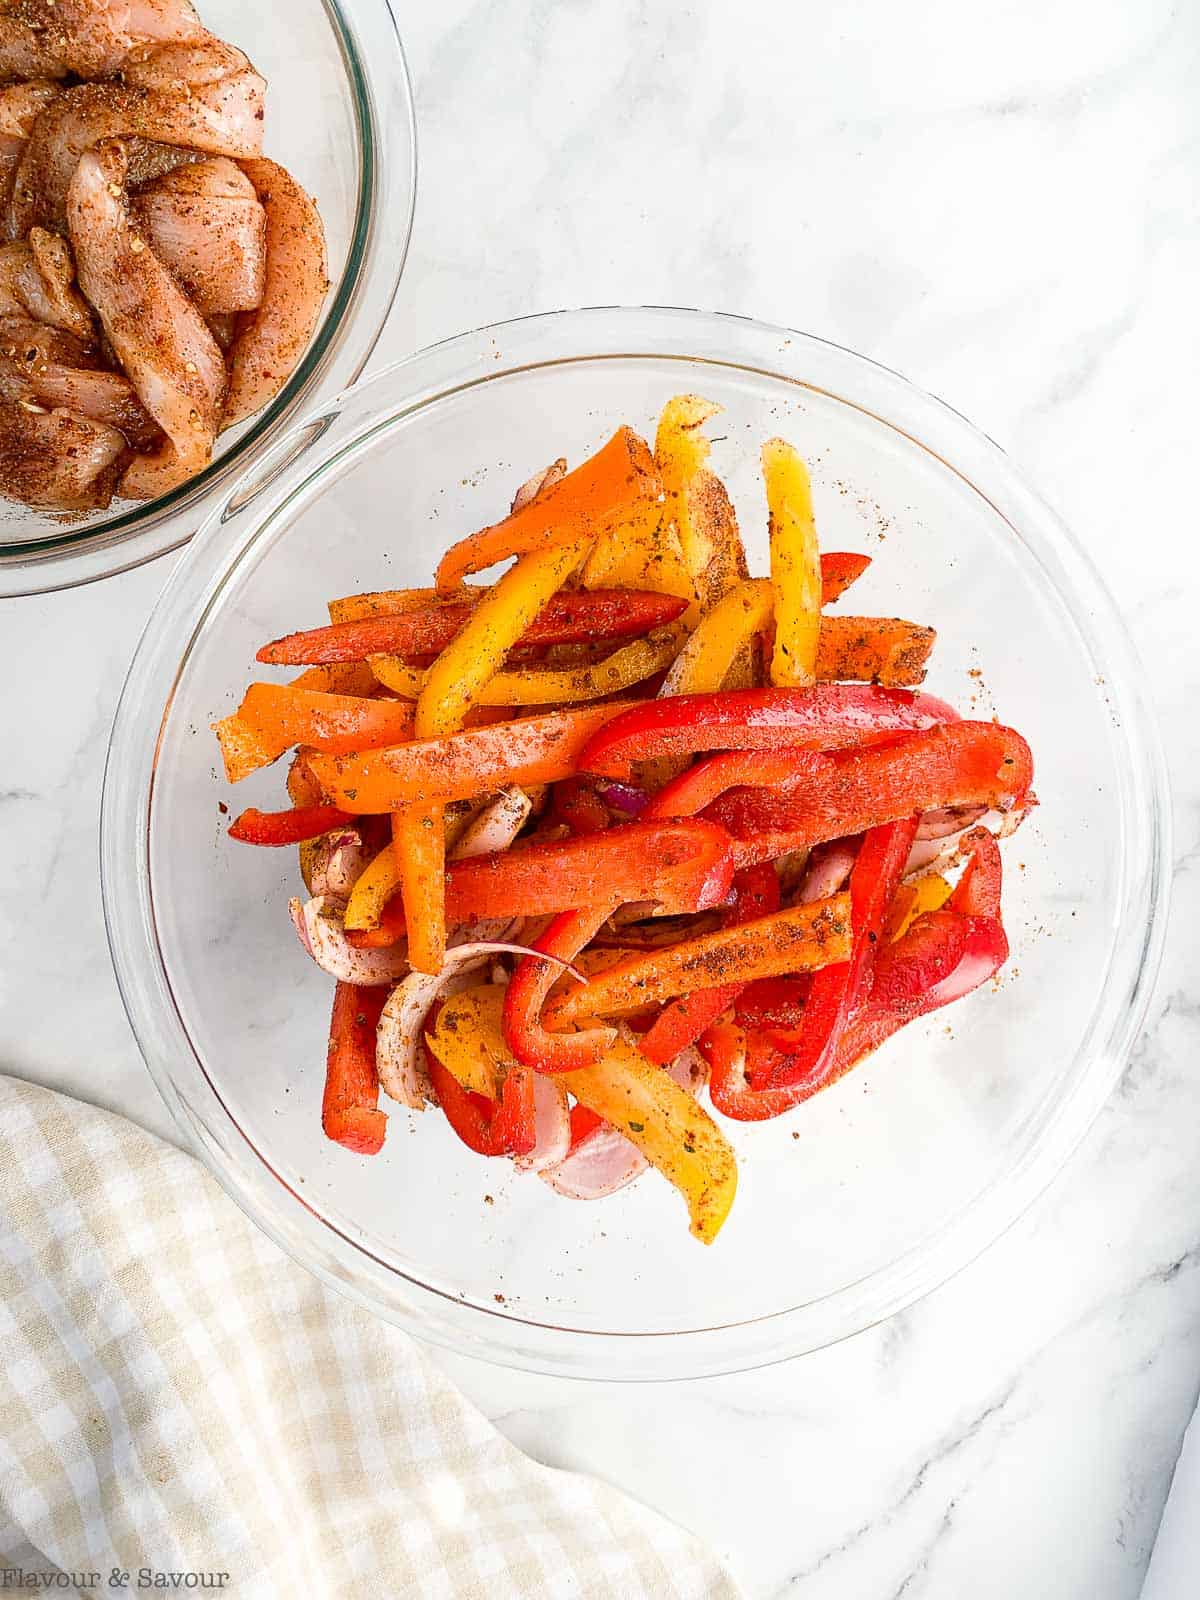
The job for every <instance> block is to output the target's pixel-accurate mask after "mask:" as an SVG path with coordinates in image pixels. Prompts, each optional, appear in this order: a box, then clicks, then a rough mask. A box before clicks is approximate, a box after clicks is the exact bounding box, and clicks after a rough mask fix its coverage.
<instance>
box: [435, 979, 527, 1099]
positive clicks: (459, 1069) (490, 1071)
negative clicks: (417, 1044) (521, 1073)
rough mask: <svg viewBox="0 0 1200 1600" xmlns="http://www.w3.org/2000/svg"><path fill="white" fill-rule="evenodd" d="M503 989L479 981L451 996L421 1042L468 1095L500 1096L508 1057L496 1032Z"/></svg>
mask: <svg viewBox="0 0 1200 1600" xmlns="http://www.w3.org/2000/svg"><path fill="white" fill-rule="evenodd" d="M503 1007H504V990H503V989H501V988H498V987H497V986H496V985H495V984H480V985H478V986H477V987H476V988H474V989H464V990H463V991H462V993H461V994H456V995H452V996H451V997H450V999H448V1000H447V1001H445V1002H444V1004H443V1005H442V1006H441V1008H440V1009H439V1011H438V1013H437V1018H436V1020H435V1021H434V1024H433V1027H432V1028H428V1027H427V1028H426V1030H425V1043H426V1044H427V1045H428V1047H429V1049H430V1050H432V1052H433V1054H434V1055H435V1056H436V1057H437V1058H438V1060H439V1061H440V1062H441V1063H442V1065H443V1066H444V1067H445V1069H446V1071H447V1072H449V1073H450V1074H451V1075H452V1076H453V1077H454V1078H455V1080H456V1081H457V1082H458V1083H459V1084H461V1085H462V1087H463V1088H464V1089H468V1090H470V1092H471V1093H472V1094H482V1095H486V1096H487V1098H488V1099H489V1100H498V1099H499V1098H500V1087H501V1085H502V1084H503V1082H504V1074H505V1072H506V1071H507V1070H508V1065H509V1063H510V1062H511V1060H512V1056H511V1053H510V1052H509V1050H508V1048H507V1046H506V1045H505V1043H504V1039H503V1036H502V1035H501V1032H500V1013H501V1011H502V1010H503Z"/></svg>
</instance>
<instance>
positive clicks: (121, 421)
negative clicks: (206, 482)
mask: <svg viewBox="0 0 1200 1600" xmlns="http://www.w3.org/2000/svg"><path fill="white" fill-rule="evenodd" d="M0 399H4V400H7V401H20V400H32V401H34V402H35V403H36V404H38V405H41V406H45V407H50V408H55V407H61V408H62V409H63V410H64V411H71V412H74V413H75V415H76V416H80V417H89V418H91V420H92V421H93V422H106V423H107V424H108V426H109V427H110V428H120V430H121V432H122V433H123V434H124V435H125V438H126V439H127V440H128V442H129V443H130V444H131V445H133V446H134V447H135V448H138V449H147V448H149V447H150V446H151V445H153V444H157V443H159V442H160V441H161V439H162V432H161V430H160V429H159V427H158V425H157V423H156V422H155V421H154V419H153V417H151V416H150V414H149V412H148V411H147V410H146V408H145V406H143V405H142V402H141V401H140V400H139V399H138V397H137V394H136V393H135V391H134V387H133V385H132V384H131V383H130V381H129V379H128V378H126V377H123V376H122V375H121V373H119V372H107V371H105V370H104V368H102V367H101V366H100V364H99V361H98V360H97V358H96V355H95V353H94V351H93V350H91V349H89V348H88V347H87V346H86V345H84V344H82V343H81V342H80V341H79V340H78V339H76V338H74V337H73V336H72V335H71V334H69V333H63V332H61V331H60V330H59V329H57V328H47V327H43V326H42V325H41V324H40V323H37V322H31V321H30V320H29V319H28V318H27V317H0Z"/></svg>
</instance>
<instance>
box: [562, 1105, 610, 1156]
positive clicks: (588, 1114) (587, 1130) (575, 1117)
mask: <svg viewBox="0 0 1200 1600" xmlns="http://www.w3.org/2000/svg"><path fill="white" fill-rule="evenodd" d="M603 1121H604V1118H603V1117H602V1116H600V1115H599V1114H598V1113H597V1112H595V1111H593V1110H592V1109H591V1107H590V1106H582V1105H580V1104H579V1102H578V1100H577V1101H576V1102H575V1104H574V1105H573V1106H572V1107H571V1142H570V1144H569V1145H568V1146H567V1154H568V1155H573V1154H574V1153H575V1151H576V1150H578V1149H579V1146H580V1145H581V1144H582V1143H583V1141H584V1140H585V1139H586V1138H587V1137H588V1135H589V1134H591V1133H595V1131H596V1129H597V1128H598V1127H599V1126H600V1125H601V1123H602V1122H603Z"/></svg>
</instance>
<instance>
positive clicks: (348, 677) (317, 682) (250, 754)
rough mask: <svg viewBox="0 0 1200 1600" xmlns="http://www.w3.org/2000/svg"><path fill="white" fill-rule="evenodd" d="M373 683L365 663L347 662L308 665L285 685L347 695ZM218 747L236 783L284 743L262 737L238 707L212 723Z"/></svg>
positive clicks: (269, 759)
mask: <svg viewBox="0 0 1200 1600" xmlns="http://www.w3.org/2000/svg"><path fill="white" fill-rule="evenodd" d="M374 686H375V680H374V678H373V677H372V676H371V672H370V669H369V668H368V667H367V666H366V665H365V664H362V665H360V664H358V663H354V664H352V665H350V666H333V667H310V668H309V669H308V670H307V671H306V672H302V673H301V674H300V676H299V677H298V678H295V679H294V680H293V681H292V683H291V684H290V685H289V686H288V687H289V688H292V689H308V690H317V691H320V692H322V693H337V694H349V695H367V694H370V693H371V691H372V689H373V688H374ZM212 730H213V732H214V733H215V734H216V736H217V743H218V744H219V745H220V747H221V757H222V759H223V761H224V763H225V776H226V778H227V779H228V780H229V782H230V783H239V782H240V781H241V780H242V779H243V778H248V777H249V776H250V774H251V773H252V772H257V771H258V769H259V768H260V767H269V766H270V765H271V763H272V762H273V761H277V760H278V759H279V757H280V756H281V755H282V754H283V752H284V750H286V749H287V748H288V747H287V745H283V746H282V747H281V748H276V746H275V745H274V743H273V742H272V741H270V740H269V739H266V738H264V736H263V734H262V731H261V730H257V729H255V728H254V727H252V726H251V725H250V724H249V723H247V722H246V721H245V720H244V718H243V717H242V714H241V711H240V709H239V710H238V711H235V712H234V713H233V715H232V716H228V717H222V718H221V720H220V721H219V722H214V723H213V724H212Z"/></svg>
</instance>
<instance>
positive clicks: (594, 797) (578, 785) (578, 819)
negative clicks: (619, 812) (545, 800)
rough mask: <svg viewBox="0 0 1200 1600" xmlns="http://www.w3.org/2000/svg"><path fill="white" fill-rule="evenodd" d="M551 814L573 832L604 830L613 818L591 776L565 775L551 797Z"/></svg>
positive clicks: (555, 786) (600, 831) (601, 831)
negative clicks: (567, 776) (574, 776)
mask: <svg viewBox="0 0 1200 1600" xmlns="http://www.w3.org/2000/svg"><path fill="white" fill-rule="evenodd" d="M550 815H551V817H552V818H553V820H554V821H555V822H561V823H563V824H565V826H566V827H568V828H570V829H571V831H572V833H603V832H604V830H605V828H607V827H608V825H609V823H610V822H611V821H612V818H611V817H610V816H609V814H608V807H607V806H606V805H605V804H604V801H603V800H601V798H600V796H599V795H598V794H597V793H596V786H595V782H594V781H593V780H592V779H591V778H564V779H563V780H562V782H561V783H556V784H555V785H554V789H553V791H552V793H551V797H550Z"/></svg>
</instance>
